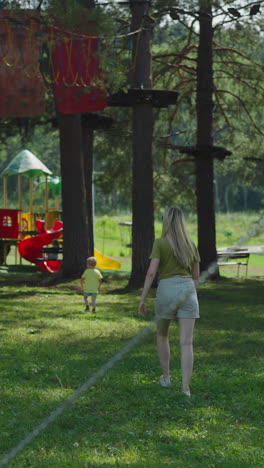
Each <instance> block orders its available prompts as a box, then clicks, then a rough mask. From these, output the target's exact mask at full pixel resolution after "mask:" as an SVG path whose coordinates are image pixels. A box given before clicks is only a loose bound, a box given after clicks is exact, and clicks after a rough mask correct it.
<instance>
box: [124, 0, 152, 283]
mask: <svg viewBox="0 0 264 468" xmlns="http://www.w3.org/2000/svg"><path fill="white" fill-rule="evenodd" d="M149 6H150V0H141V1H138V0H130V8H131V13H132V19H131V31H132V32H135V31H138V30H140V32H139V33H137V34H135V35H134V36H133V53H132V63H133V69H132V73H131V87H132V88H136V89H138V91H139V93H140V90H144V89H145V88H152V63H151V27H150V23H149V22H148V15H149ZM132 112H133V116H132V122H133V125H132V126H133V136H132V138H133V182H132V183H133V188H132V271H131V277H130V282H129V284H130V286H139V285H142V282H143V279H144V276H145V273H146V269H147V265H148V262H149V255H150V251H151V246H152V243H153V240H154V212H153V211H154V208H153V162H152V137H153V109H152V104H150V103H146V102H142V103H140V102H139V103H135V104H134V105H133V111H132Z"/></svg>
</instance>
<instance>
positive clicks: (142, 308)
mask: <svg viewBox="0 0 264 468" xmlns="http://www.w3.org/2000/svg"><path fill="white" fill-rule="evenodd" d="M146 313H147V307H146V304H145V302H142V301H140V303H139V306H138V315H140V316H141V317H145V315H146Z"/></svg>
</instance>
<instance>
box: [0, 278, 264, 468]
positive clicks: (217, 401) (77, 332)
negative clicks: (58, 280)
mask: <svg viewBox="0 0 264 468" xmlns="http://www.w3.org/2000/svg"><path fill="white" fill-rule="evenodd" d="M126 283H127V281H126V280H120V279H112V280H108V282H107V283H104V285H103V290H102V294H101V295H100V296H99V298H98V314H97V315H96V316H92V314H88V313H84V312H83V310H84V307H83V299H82V297H81V296H80V295H79V294H78V291H77V289H76V283H74V285H71V287H70V285H60V286H57V287H54V288H51V287H49V288H44V287H40V286H34V287H27V286H23V285H22V286H21V285H20V286H16V285H14V286H3V287H2V290H1V325H0V334H1V345H0V379H1V391H0V395H1V410H0V425H1V444H0V451H1V456H3V455H4V454H5V453H7V452H8V451H9V450H10V449H11V448H12V447H13V446H15V445H17V443H18V442H19V441H20V440H21V439H23V438H24V437H26V436H27V434H28V433H29V432H30V431H31V430H32V429H33V428H34V427H35V426H37V425H38V424H39V423H40V422H41V421H42V420H43V419H44V418H45V417H46V416H47V415H49V413H50V412H51V411H52V410H53V409H54V408H56V407H57V406H58V405H60V404H61V403H62V402H63V401H65V399H67V398H68V397H69V396H70V395H72V393H73V392H74V391H75V390H76V389H77V388H78V387H79V386H80V385H81V384H82V383H83V382H85V381H86V380H87V379H88V378H89V377H91V376H92V375H93V373H94V372H95V371H96V370H98V369H99V368H100V366H101V365H102V364H103V363H105V362H106V361H107V360H108V359H109V358H110V357H111V356H113V355H114V354H115V353H116V352H117V351H118V350H119V349H120V348H121V347H122V346H123V345H124V344H125V343H126V342H127V341H128V340H129V339H130V338H131V337H132V336H134V335H135V334H136V333H138V331H140V330H141V329H142V327H144V326H145V325H146V324H148V321H149V320H150V318H151V315H152V314H151V312H152V310H153V306H154V294H155V291H154V290H153V291H152V294H151V297H150V298H149V300H148V305H149V310H150V315H149V317H148V319H147V320H146V321H142V320H140V319H139V318H138V317H137V305H138V296H139V291H129V290H127V289H124V288H125V286H126ZM122 288H123V289H122ZM199 299H200V306H201V319H200V320H199V321H197V326H196V331H195V344H194V346H195V371H194V375H193V380H192V393H193V395H192V398H191V399H190V400H189V399H186V397H184V396H183V395H182V394H181V393H180V372H179V347H178V341H179V337H178V327H177V324H173V326H172V329H171V343H172V356H171V367H172V386H171V388H169V389H164V388H161V387H160V386H159V385H158V378H159V375H160V368H159V363H158V359H157V354H156V345H155V334H154V333H150V334H149V335H148V337H147V338H146V339H145V340H144V342H143V343H142V344H141V345H140V346H137V347H135V348H134V350H133V351H132V352H131V353H130V354H129V355H128V356H127V357H126V358H125V359H123V360H122V361H120V362H118V363H117V364H116V365H115V366H114V368H113V369H111V370H110V371H108V372H107V373H106V374H105V376H104V377H103V378H101V379H99V380H98V381H97V383H96V385H95V386H93V387H92V388H91V389H90V390H89V391H88V392H87V393H86V394H84V395H82V396H81V397H80V398H79V399H78V401H76V402H75V403H74V404H73V405H72V406H71V407H70V408H68V409H67V410H66V411H65V412H64V413H63V415H61V416H60V417H59V418H58V419H57V420H56V421H55V422H54V423H53V424H52V425H50V426H49V427H48V428H47V429H46V430H45V431H44V432H43V433H42V434H41V435H40V436H39V437H38V438H36V439H35V440H34V441H33V442H32V443H31V444H30V445H29V446H27V447H26V448H25V449H24V451H23V452H21V453H19V454H18V455H17V457H16V458H15V459H13V461H12V462H10V465H9V466H11V467H13V468H22V467H28V466H30V467H35V468H39V467H43V468H44V467H45V468H46V467H56V468H57V467H58V468H64V467H111V466H119V467H120V466H121V467H122V466H124V467H125V466H131V467H133V468H134V467H135V468H140V467H157V468H158V467H163V466H164V467H165V466H172V467H190V466H193V467H195V468H197V467H218V466H219V467H228V468H229V467H237V468H238V467H239V468H241V467H256V466H264V453H263V446H264V440H263V438H264V437H263V410H264V402H263V390H264V371H263V369H264V362H263V361H264V337H263V318H264V312H263V302H264V301H263V299H264V293H263V282H262V281H256V280H249V279H248V280H235V279H228V280H223V281H219V282H216V283H215V282H209V283H207V284H205V285H203V286H202V287H200V288H199Z"/></svg>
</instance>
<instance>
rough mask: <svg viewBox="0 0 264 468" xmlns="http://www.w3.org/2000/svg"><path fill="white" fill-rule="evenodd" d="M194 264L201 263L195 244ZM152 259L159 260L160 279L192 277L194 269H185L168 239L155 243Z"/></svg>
mask: <svg viewBox="0 0 264 468" xmlns="http://www.w3.org/2000/svg"><path fill="white" fill-rule="evenodd" d="M193 248H194V255H193V264H194V263H198V262H199V261H200V256H199V252H198V250H197V248H196V247H195V245H194V244H193ZM150 258H159V259H160V263H159V278H160V279H164V278H170V277H171V276H176V275H179V276H191V275H192V268H189V269H187V268H185V267H183V266H182V265H180V264H179V262H178V261H177V259H176V257H175V255H174V252H173V249H172V247H171V245H170V243H169V242H168V241H167V239H164V238H160V239H156V240H155V241H154V244H153V247H152V252H151V255H150Z"/></svg>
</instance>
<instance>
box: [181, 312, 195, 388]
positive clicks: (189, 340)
mask: <svg viewBox="0 0 264 468" xmlns="http://www.w3.org/2000/svg"><path fill="white" fill-rule="evenodd" d="M179 324H180V346H181V369H182V390H183V391H184V392H188V391H189V390H190V387H189V385H190V380H191V376H192V371H193V330H194V324H195V319H183V318H180V319H179Z"/></svg>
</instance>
